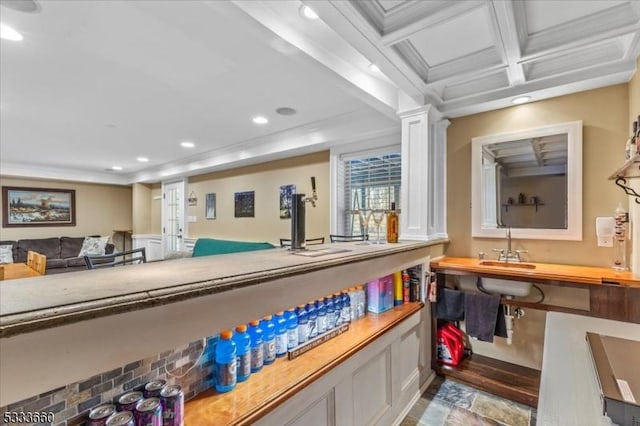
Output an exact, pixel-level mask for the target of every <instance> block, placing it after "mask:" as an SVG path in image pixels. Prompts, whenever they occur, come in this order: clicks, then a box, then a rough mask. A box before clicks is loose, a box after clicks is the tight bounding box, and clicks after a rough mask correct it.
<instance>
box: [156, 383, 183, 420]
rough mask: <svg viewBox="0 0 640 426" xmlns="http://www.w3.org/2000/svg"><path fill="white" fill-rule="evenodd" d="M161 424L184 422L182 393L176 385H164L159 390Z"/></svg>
mask: <svg viewBox="0 0 640 426" xmlns="http://www.w3.org/2000/svg"><path fill="white" fill-rule="evenodd" d="M160 402H161V403H162V424H163V426H182V425H183V424H184V393H183V392H182V389H181V388H180V386H178V385H173V386H165V387H164V389H162V391H160Z"/></svg>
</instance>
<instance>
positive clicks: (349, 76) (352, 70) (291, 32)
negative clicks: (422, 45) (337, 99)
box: [233, 1, 398, 119]
mask: <svg viewBox="0 0 640 426" xmlns="http://www.w3.org/2000/svg"><path fill="white" fill-rule="evenodd" d="M233 4H234V5H236V6H237V7H238V8H239V9H241V10H242V11H244V12H245V13H247V14H248V15H249V16H251V17H252V18H254V19H255V20H256V21H258V22H259V23H260V24H262V25H264V26H265V27H266V28H268V29H269V30H270V31H272V32H273V33H274V34H276V35H278V36H279V37H280V38H282V39H283V40H285V41H287V42H288V43H290V44H292V45H293V46H295V47H297V48H298V49H300V50H301V51H302V52H304V53H305V54H306V55H307V56H308V57H310V58H313V60H315V61H316V62H318V63H320V64H322V65H323V66H324V67H325V68H326V69H327V70H328V71H329V72H328V73H327V75H330V74H331V75H334V76H337V77H340V78H337V79H336V84H337V85H339V86H341V87H343V88H344V89H345V90H347V91H349V92H350V93H351V94H353V95H354V96H356V97H358V98H359V99H361V100H362V101H363V102H365V103H366V104H368V105H369V106H371V107H372V108H374V109H376V110H378V111H379V112H381V113H383V114H385V115H386V116H388V117H389V118H393V119H398V118H397V115H396V111H397V110H398V93H397V88H396V87H395V86H394V85H393V84H390V83H388V82H385V81H383V80H382V79H379V78H376V77H374V76H372V75H371V74H370V73H369V72H367V71H365V70H363V69H360V68H359V67H357V66H355V65H354V64H353V63H351V62H350V59H351V58H345V57H342V56H340V54H339V53H337V52H339V51H340V49H339V48H335V47H334V48H333V49H332V48H331V46H327V45H326V43H323V41H324V39H321V36H322V34H318V38H317V39H316V38H314V37H313V35H307V34H305V33H303V32H302V31H300V29H299V28H296V27H295V26H294V25H293V24H291V23H289V22H287V21H285V20H283V19H281V16H280V15H279V14H278V9H277V8H278V6H279V4H278V3H277V2H274V3H269V2H262V1H233ZM315 24H317V25H323V26H326V24H325V23H324V22H317V23H315ZM326 29H327V30H329V31H331V29H330V28H328V27H327V28H326ZM330 41H331V42H332V43H340V42H343V43H346V41H344V40H343V39H340V38H339V37H334V38H333V39H332V40H330ZM354 54H356V53H355V52H354ZM341 80H342V81H341ZM344 81H346V82H347V83H348V84H344ZM354 89H356V90H354Z"/></svg>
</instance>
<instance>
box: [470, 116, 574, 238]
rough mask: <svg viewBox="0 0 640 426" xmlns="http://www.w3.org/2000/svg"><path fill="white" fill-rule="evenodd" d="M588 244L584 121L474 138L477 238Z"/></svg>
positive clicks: (474, 229)
mask: <svg viewBox="0 0 640 426" xmlns="http://www.w3.org/2000/svg"><path fill="white" fill-rule="evenodd" d="M505 227H510V228H512V231H511V233H512V237H513V238H527V239H543V240H582V121H572V122H567V123H558V124H552V125H548V126H542V127H537V128H533V129H526V130H519V131H515V132H508V133H500V134H495V135H489V136H480V137H475V138H473V139H472V140H471V230H472V232H471V235H472V236H473V237H488V238H504V237H505V230H504V229H503V228H505Z"/></svg>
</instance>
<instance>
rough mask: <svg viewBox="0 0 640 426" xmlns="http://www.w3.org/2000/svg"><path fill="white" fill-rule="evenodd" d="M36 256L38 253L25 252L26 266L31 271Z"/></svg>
mask: <svg viewBox="0 0 640 426" xmlns="http://www.w3.org/2000/svg"><path fill="white" fill-rule="evenodd" d="M36 254H38V252H35V251H33V250H27V266H28V267H29V268H31V269H33V267H34V266H35V264H36Z"/></svg>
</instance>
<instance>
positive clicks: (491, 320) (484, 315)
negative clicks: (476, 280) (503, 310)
mask: <svg viewBox="0 0 640 426" xmlns="http://www.w3.org/2000/svg"><path fill="white" fill-rule="evenodd" d="M499 311H500V296H495V295H489V294H484V293H465V297H464V315H465V328H466V331H467V334H468V335H469V336H471V337H477V338H478V339H479V340H482V341H484V342H493V335H494V333H495V331H496V321H497V319H498V312H499Z"/></svg>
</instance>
